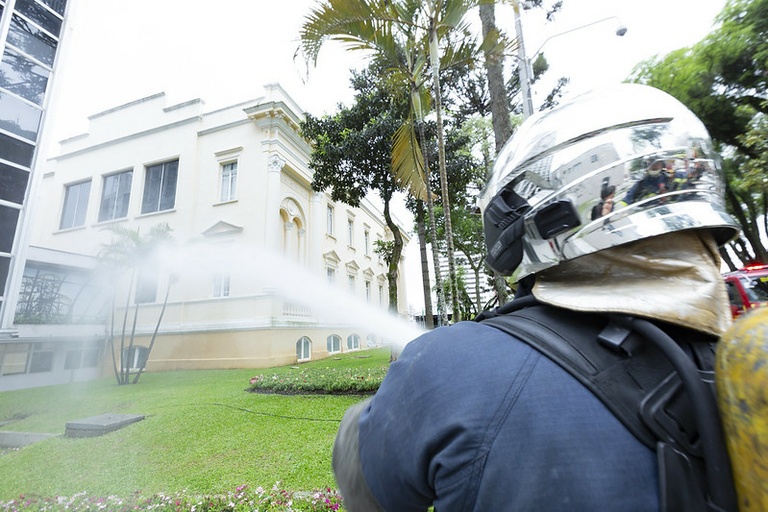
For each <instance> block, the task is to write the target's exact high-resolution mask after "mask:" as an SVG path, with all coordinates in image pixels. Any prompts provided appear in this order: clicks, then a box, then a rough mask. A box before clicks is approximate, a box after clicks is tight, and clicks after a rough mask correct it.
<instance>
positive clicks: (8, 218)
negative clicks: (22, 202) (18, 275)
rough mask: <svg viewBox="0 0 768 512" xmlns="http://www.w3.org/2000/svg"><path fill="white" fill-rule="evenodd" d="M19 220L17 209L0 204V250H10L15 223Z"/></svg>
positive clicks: (14, 232)
mask: <svg viewBox="0 0 768 512" xmlns="http://www.w3.org/2000/svg"><path fill="white" fill-rule="evenodd" d="M18 221H19V210H17V209H16V208H9V207H7V206H0V252H8V253H10V252H11V248H12V247H13V236H14V235H15V234H16V223H18Z"/></svg>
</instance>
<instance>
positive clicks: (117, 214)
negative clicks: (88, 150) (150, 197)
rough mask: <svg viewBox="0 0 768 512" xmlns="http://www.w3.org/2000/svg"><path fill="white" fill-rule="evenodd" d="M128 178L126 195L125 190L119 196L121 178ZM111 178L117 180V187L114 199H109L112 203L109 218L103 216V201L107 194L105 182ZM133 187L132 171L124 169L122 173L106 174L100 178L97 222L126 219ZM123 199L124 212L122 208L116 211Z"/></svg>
mask: <svg viewBox="0 0 768 512" xmlns="http://www.w3.org/2000/svg"><path fill="white" fill-rule="evenodd" d="M126 175H127V176H128V177H127V180H128V184H127V186H128V190H127V193H126V191H125V190H122V194H121V184H122V183H123V180H122V176H126ZM112 178H117V187H116V188H115V191H114V197H112V198H110V200H111V201H112V205H111V207H110V210H111V212H109V216H105V215H104V211H105V199H106V193H107V180H110V179H112ZM132 187H133V169H126V170H124V171H119V172H115V173H112V174H106V175H104V176H102V180H101V199H100V200H99V222H109V221H113V220H118V219H125V218H127V217H128V210H129V209H130V203H131V189H132ZM123 197H125V198H126V199H125V202H124V205H125V206H124V210H125V211H122V210H123V208H121V209H120V211H118V205H119V204H121V200H122V198H123Z"/></svg>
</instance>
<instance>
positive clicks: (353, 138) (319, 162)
mask: <svg viewBox="0 0 768 512" xmlns="http://www.w3.org/2000/svg"><path fill="white" fill-rule="evenodd" d="M379 73H381V68H380V67H379V66H376V65H373V66H372V67H370V68H368V69H366V70H363V71H361V72H353V74H352V75H353V76H352V87H353V89H354V90H355V91H356V93H355V96H354V104H353V105H352V106H351V107H343V108H341V109H340V110H339V111H338V112H337V113H336V114H333V115H329V116H324V117H321V118H316V117H314V116H312V115H310V114H307V116H306V119H305V120H304V121H303V122H302V123H301V130H302V133H303V135H304V136H305V137H307V138H308V139H309V140H311V141H312V142H313V144H314V148H313V150H312V155H311V157H310V161H309V167H310V169H312V171H313V178H312V189H313V190H316V191H326V190H327V191H329V193H330V195H331V198H332V199H333V200H334V201H340V202H342V203H345V204H348V205H350V206H355V207H357V206H360V202H361V201H362V199H363V198H364V197H365V196H366V195H368V194H369V193H370V192H371V191H376V192H378V194H379V196H380V197H381V199H382V201H383V202H384V220H385V222H386V224H387V227H388V228H389V230H390V232H391V233H392V237H393V242H394V246H393V253H392V258H391V259H390V261H388V262H387V264H388V270H387V281H388V284H389V307H390V310H392V311H397V276H398V273H397V269H398V264H399V262H400V256H401V254H402V250H403V238H402V233H401V232H400V228H399V226H398V225H397V224H396V223H395V222H394V220H393V219H392V216H391V214H390V203H391V201H392V198H393V194H394V193H395V192H396V191H397V190H398V189H399V187H398V185H397V183H396V181H395V177H394V174H393V173H392V162H391V154H392V140H393V137H394V135H395V133H396V131H397V130H398V128H399V127H400V125H401V124H402V119H403V117H404V116H405V115H406V111H407V105H405V104H403V102H398V101H395V99H394V98H393V97H392V96H391V95H390V94H389V93H388V91H387V90H386V89H385V88H383V87H381V85H382V83H381V82H380V80H379V79H378V78H379Z"/></svg>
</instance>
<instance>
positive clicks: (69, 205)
mask: <svg viewBox="0 0 768 512" xmlns="http://www.w3.org/2000/svg"><path fill="white" fill-rule="evenodd" d="M90 191H91V182H90V181H84V182H83V183H77V184H75V185H69V186H68V187H67V192H66V195H65V196H64V210H63V211H62V212H61V224H59V229H68V228H75V227H78V226H82V225H83V224H85V214H86V212H87V210H88V194H89V193H90Z"/></svg>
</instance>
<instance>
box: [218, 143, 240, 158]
mask: <svg viewBox="0 0 768 512" xmlns="http://www.w3.org/2000/svg"><path fill="white" fill-rule="evenodd" d="M242 151H243V146H238V147H236V148H232V149H224V150H222V151H216V152H215V153H214V155H216V158H218V159H223V158H230V157H232V156H234V155H236V154H237V153H240V152H242Z"/></svg>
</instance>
